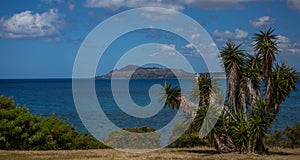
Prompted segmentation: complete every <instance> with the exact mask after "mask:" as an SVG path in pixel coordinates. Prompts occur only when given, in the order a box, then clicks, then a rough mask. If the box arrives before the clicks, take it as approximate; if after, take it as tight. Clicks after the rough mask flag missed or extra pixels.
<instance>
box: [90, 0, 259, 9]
mask: <svg viewBox="0 0 300 160" xmlns="http://www.w3.org/2000/svg"><path fill="white" fill-rule="evenodd" d="M251 1H258V0H111V1H109V0H86V6H87V7H91V8H105V9H109V10H118V9H119V8H121V7H129V8H136V7H164V8H169V9H175V10H183V9H184V6H192V7H198V8H206V9H220V8H225V7H228V6H232V5H238V4H240V3H243V2H251Z"/></svg>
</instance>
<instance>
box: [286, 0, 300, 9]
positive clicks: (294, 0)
mask: <svg viewBox="0 0 300 160" xmlns="http://www.w3.org/2000/svg"><path fill="white" fill-rule="evenodd" d="M287 3H288V6H289V7H290V8H293V9H296V10H298V11H299V12H300V1H299V0H287Z"/></svg>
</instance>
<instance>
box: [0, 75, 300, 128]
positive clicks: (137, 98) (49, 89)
mask: <svg viewBox="0 0 300 160" xmlns="http://www.w3.org/2000/svg"><path fill="white" fill-rule="evenodd" d="M164 81H165V80H160V79H155V80H153V79H151V80H149V79H134V80H131V81H130V94H131V97H132V99H133V100H134V102H135V103H136V104H138V105H140V106H146V105H147V104H149V103H150V97H149V95H148V92H149V88H150V87H151V86H152V85H153V84H161V85H163V84H164ZM168 82H170V83H172V84H173V85H177V84H178V82H177V80H168ZM297 85H298V88H299V87H300V84H299V83H298V84H297ZM95 86H96V93H97V97H98V101H99V103H100V105H101V107H102V109H103V111H104V112H105V114H106V115H107V117H109V119H110V120H111V121H112V122H113V123H115V124H116V125H117V126H119V127H120V128H124V127H140V126H144V125H147V126H148V127H153V128H156V129H160V128H161V127H163V126H164V125H166V124H167V123H168V122H169V121H170V120H171V119H172V118H173V117H174V116H175V114H176V113H177V110H170V109H169V108H163V109H162V110H161V111H160V112H159V113H158V114H157V115H155V116H153V117H150V118H136V117H132V116H128V115H127V114H126V113H124V112H123V111H122V110H120V109H119V108H118V107H117V104H116V103H115V101H114V99H113V96H112V93H111V87H110V80H96V81H95ZM116 92H118V93H120V94H122V93H123V92H124V91H123V90H122V89H120V90H117V91H116ZM185 92H186V93H187V92H188V91H185ZM0 94H4V95H6V96H12V97H14V100H15V102H16V103H17V104H19V105H26V107H27V108H29V110H30V112H31V113H33V114H35V115H43V116H49V115H50V114H51V113H55V114H56V115H58V116H60V117H61V118H63V119H64V120H66V121H68V122H69V123H71V124H73V125H75V126H76V128H77V130H79V131H86V129H85V127H84V125H83V124H82V123H81V121H80V118H79V116H78V114H77V111H76V108H75V105H74V102H73V96H72V80H71V79H25V80H24V79H14V80H11V79H5V80H4V79H2V80H0ZM299 107H300V93H299V92H298V93H292V94H291V96H290V97H289V98H287V100H286V102H285V103H284V104H283V105H282V107H281V110H280V113H279V115H278V118H277V120H276V121H275V122H274V124H273V129H284V128H285V125H286V124H288V125H294V123H295V122H296V121H300V116H299V115H300V108H299Z"/></svg>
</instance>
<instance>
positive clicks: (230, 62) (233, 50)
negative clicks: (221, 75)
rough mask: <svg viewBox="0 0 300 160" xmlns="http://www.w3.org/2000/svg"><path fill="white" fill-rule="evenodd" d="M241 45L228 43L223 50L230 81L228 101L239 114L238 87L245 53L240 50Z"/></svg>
mask: <svg viewBox="0 0 300 160" xmlns="http://www.w3.org/2000/svg"><path fill="white" fill-rule="evenodd" d="M240 47H241V45H237V46H236V45H235V44H234V42H232V41H230V40H229V41H227V43H226V47H224V48H223V49H222V50H221V54H220V56H221V58H222V62H223V65H224V68H225V72H226V77H227V81H228V93H227V94H228V100H229V103H230V105H231V106H232V107H233V109H234V113H237V98H236V92H237V86H238V82H239V78H240V73H241V72H240V71H241V70H242V67H243V63H244V62H243V57H244V56H245V54H244V51H243V50H241V49H240Z"/></svg>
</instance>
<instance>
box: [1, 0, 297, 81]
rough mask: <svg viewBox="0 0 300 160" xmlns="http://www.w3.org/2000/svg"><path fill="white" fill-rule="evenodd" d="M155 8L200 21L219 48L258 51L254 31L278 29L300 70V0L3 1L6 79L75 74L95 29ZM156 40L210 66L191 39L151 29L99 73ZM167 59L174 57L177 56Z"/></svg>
mask: <svg viewBox="0 0 300 160" xmlns="http://www.w3.org/2000/svg"><path fill="white" fill-rule="evenodd" d="M148 6H150V7H164V8H169V9H175V10H177V11H180V12H182V13H184V14H186V15H188V16H190V17H191V18H193V19H195V20H196V21H197V22H198V23H200V24H201V25H202V26H203V27H204V28H205V29H206V30H207V32H208V33H209V34H210V35H211V37H212V38H213V40H214V42H215V43H216V45H217V47H218V48H219V49H221V48H222V46H223V45H224V43H225V41H226V40H227V39H232V40H234V41H235V42H236V43H243V48H244V49H245V50H246V51H247V52H253V50H252V44H251V43H252V36H253V34H254V33H256V32H258V31H259V30H260V29H263V28H265V27H274V28H276V31H275V33H276V34H277V35H278V43H279V49H280V54H279V55H278V59H279V60H284V59H286V60H287V61H288V62H289V63H290V64H291V65H292V66H294V67H295V68H296V69H297V70H298V71H300V63H299V60H300V29H299V28H300V1H299V0H210V1H208V0H207V1H206V0H173V1H172V0H139V1H138V0H113V1H108V0H98V1H97V0H83V1H75V0H74V1H72V0H70V1H67V0H35V1H34V0H32V1H22V0H7V1H4V0H2V1H0V78H68V77H71V76H72V69H73V65H74V61H75V58H76V55H77V52H78V49H79V48H80V45H81V43H82V42H83V40H84V38H85V37H86V36H87V35H88V33H89V32H90V31H91V30H92V29H93V28H94V27H96V26H97V25H98V24H99V23H101V22H102V21H104V20H105V19H107V18H109V17H110V16H113V15H115V14H117V13H119V12H122V11H125V10H129V9H133V8H136V7H148ZM150 18H151V17H150ZM152 18H153V19H152V20H153V21H155V19H154V18H155V17H152ZM156 18H157V17H156ZM159 18H160V20H163V18H164V17H163V16H161V17H159ZM120 26H122V22H120ZM191 36H193V35H191ZM195 36H197V35H195ZM104 38H105V37H104ZM153 42H156V43H162V44H166V45H167V46H169V47H168V48H167V49H165V50H164V49H161V52H166V53H171V51H172V49H173V50H177V51H179V52H182V53H183V54H184V55H188V56H187V57H188V58H187V59H189V61H190V62H191V63H192V64H193V65H195V66H196V71H199V72H201V71H203V70H204V68H205V67H203V66H202V65H201V63H202V62H201V58H199V57H197V56H195V55H193V54H190V52H193V50H191V49H189V48H190V45H189V43H187V42H186V41H184V40H182V39H180V38H178V37H176V35H173V34H171V33H168V32H163V31H157V30H151V29H148V30H147V29H145V30H140V31H136V32H132V33H129V34H127V35H126V36H123V37H120V38H119V39H118V41H117V42H115V43H114V44H112V45H111V47H109V48H108V49H107V51H106V52H105V54H104V56H103V59H102V61H101V63H99V67H98V69H97V74H102V73H106V72H108V71H110V70H111V69H112V68H113V66H114V64H115V63H116V59H118V57H119V56H121V55H122V54H124V52H126V51H127V50H129V49H130V48H132V47H135V46H136V45H140V44H143V43H153ZM111 55H113V56H111ZM164 56H169V57H168V58H170V59H171V58H172V57H171V56H172V54H164ZM105 57H106V58H105ZM137 61H138V60H137Z"/></svg>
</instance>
